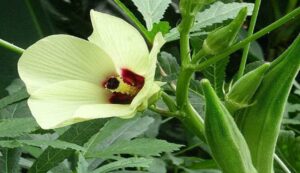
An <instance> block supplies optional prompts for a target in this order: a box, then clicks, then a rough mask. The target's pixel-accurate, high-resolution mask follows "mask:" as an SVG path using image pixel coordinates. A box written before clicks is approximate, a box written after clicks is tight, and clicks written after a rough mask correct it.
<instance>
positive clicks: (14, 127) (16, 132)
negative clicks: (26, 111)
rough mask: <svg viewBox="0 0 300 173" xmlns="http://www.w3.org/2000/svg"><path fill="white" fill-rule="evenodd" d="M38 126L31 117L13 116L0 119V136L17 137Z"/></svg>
mask: <svg viewBox="0 0 300 173" xmlns="http://www.w3.org/2000/svg"><path fill="white" fill-rule="evenodd" d="M37 128H38V125H37V123H36V122H35V120H34V119H33V118H13V119H4V120H0V137H17V136H21V135H23V134H26V133H30V132H32V131H34V130H36V129H37Z"/></svg>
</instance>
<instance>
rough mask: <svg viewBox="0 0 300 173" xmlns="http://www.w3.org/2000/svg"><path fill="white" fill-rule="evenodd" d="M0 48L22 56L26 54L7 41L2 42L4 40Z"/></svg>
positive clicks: (0, 43) (0, 40)
mask: <svg viewBox="0 0 300 173" xmlns="http://www.w3.org/2000/svg"><path fill="white" fill-rule="evenodd" d="M0 47H4V48H6V49H8V50H10V51H12V52H15V53H17V54H20V55H21V54H22V53H23V52H24V49H22V48H20V47H18V46H15V45H13V44H11V43H9V42H7V41H5V40H2V39H0Z"/></svg>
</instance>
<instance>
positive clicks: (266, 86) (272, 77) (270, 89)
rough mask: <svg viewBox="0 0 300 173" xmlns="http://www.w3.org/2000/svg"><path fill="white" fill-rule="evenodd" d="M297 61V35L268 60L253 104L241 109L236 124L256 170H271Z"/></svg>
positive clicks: (299, 53) (261, 172)
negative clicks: (279, 52)
mask: <svg viewBox="0 0 300 173" xmlns="http://www.w3.org/2000/svg"><path fill="white" fill-rule="evenodd" d="M299 65H300V36H298V37H297V39H296V40H295V41H294V43H293V44H292V45H291V46H290V48H289V49H288V50H286V52H285V53H283V55H282V56H281V57H279V58H278V59H277V60H275V61H274V62H272V63H271V66H270V68H269V69H268V71H267V72H266V74H265V76H264V78H263V80H262V83H261V85H260V87H259V88H258V90H257V92H256V94H255V96H254V97H253V102H254V104H253V105H252V106H250V107H247V108H246V109H244V110H243V111H240V112H239V113H238V115H237V118H238V120H237V124H238V125H239V127H240V130H241V132H242V133H243V135H244V137H245V139H246V141H247V143H248V146H249V149H250V152H251V156H252V160H253V164H254V166H255V168H256V169H257V171H258V172H259V173H273V172H274V171H273V155H274V152H275V146H276V140H277V137H278V134H279V130H280V124H281V120H282V116H283V111H284V107H285V104H286V102H287V98H288V95H289V92H290V90H291V87H292V83H293V80H294V78H295V76H296V74H297V73H298V71H299Z"/></svg>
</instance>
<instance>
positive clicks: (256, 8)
mask: <svg viewBox="0 0 300 173" xmlns="http://www.w3.org/2000/svg"><path fill="white" fill-rule="evenodd" d="M260 4H261V0H256V1H255V6H254V10H253V14H252V17H251V22H250V26H249V30H248V37H250V36H251V35H253V32H254V28H255V24H256V20H257V16H258V11H259V7H260ZM250 45H251V43H250V42H249V43H248V44H247V45H246V46H245V48H244V51H243V56H242V60H241V64H240V68H239V71H238V74H237V79H239V78H241V77H242V76H243V75H244V71H245V67H246V63H247V57H248V53H249V49H250Z"/></svg>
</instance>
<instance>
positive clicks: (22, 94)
mask: <svg viewBox="0 0 300 173" xmlns="http://www.w3.org/2000/svg"><path fill="white" fill-rule="evenodd" d="M27 97H28V93H27V91H26V89H25V88H24V89H21V90H19V91H17V92H15V93H13V94H11V95H9V96H6V97H4V98H2V99H1V100H0V109H2V108H4V107H6V106H8V105H10V104H13V103H15V102H18V101H21V100H24V99H26V98H27Z"/></svg>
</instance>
